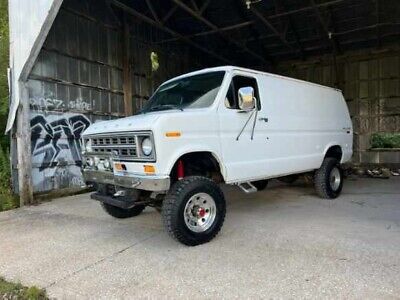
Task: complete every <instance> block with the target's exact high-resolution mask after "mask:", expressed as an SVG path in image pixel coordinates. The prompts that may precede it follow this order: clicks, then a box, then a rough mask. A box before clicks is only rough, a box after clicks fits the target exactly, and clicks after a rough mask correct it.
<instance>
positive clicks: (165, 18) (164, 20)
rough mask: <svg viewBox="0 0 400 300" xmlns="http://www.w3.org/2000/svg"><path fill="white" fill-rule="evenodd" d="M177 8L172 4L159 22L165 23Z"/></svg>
mask: <svg viewBox="0 0 400 300" xmlns="http://www.w3.org/2000/svg"><path fill="white" fill-rule="evenodd" d="M177 9H178V6H176V5H174V6H173V7H172V8H171V9H170V10H169V11H168V12H167V13H166V15H165V16H164V17H163V18H162V20H161V23H163V24H165V23H166V22H167V21H168V20H169V18H171V17H172V15H173V14H174V13H175V12H176V10H177Z"/></svg>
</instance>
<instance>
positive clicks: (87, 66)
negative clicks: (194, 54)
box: [28, 0, 201, 192]
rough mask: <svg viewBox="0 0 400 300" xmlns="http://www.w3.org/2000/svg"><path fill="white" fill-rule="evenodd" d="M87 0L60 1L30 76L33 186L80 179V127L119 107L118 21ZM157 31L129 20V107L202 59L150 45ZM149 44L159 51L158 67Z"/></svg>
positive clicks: (115, 113) (75, 183)
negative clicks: (130, 79)
mask: <svg viewBox="0 0 400 300" xmlns="http://www.w3.org/2000/svg"><path fill="white" fill-rule="evenodd" d="M92 2H93V0H90V1H77V0H66V1H65V2H64V4H63V6H62V8H61V10H60V12H59V14H58V16H57V17H56V20H55V23H54V25H53V27H52V29H51V31H50V33H49V35H48V37H47V39H46V41H45V44H44V46H43V48H42V50H41V52H40V54H39V57H38V59H37V61H36V63H35V65H34V68H33V70H32V72H31V74H30V76H29V81H28V91H29V102H30V110H31V142H32V161H33V166H32V178H33V184H34V191H35V192H46V191H50V190H54V189H62V188H72V187H80V186H82V185H83V184H84V183H83V181H82V175H81V170H80V166H81V163H82V162H81V155H80V151H81V144H80V135H81V133H82V132H83V131H84V130H85V129H86V128H87V127H88V126H89V125H90V124H91V123H93V122H97V121H102V120H110V119H114V118H120V117H123V116H124V115H125V111H124V109H125V107H124V94H123V65H122V61H123V60H122V37H123V34H122V28H121V27H120V24H119V23H118V20H116V19H115V17H113V14H112V12H111V11H110V10H109V7H108V6H107V5H106V4H105V1H102V0H100V1H96V3H95V5H94V3H92ZM94 7H95V9H94ZM161 38H165V36H163V33H160V32H159V31H157V30H155V29H153V28H151V27H150V26H148V25H146V24H143V23H136V22H132V23H131V44H130V48H131V51H130V52H131V61H132V69H133V79H132V87H133V103H134V106H135V109H136V110H139V109H140V108H141V107H142V106H143V104H144V103H145V102H146V101H147V100H148V98H149V96H150V95H151V94H152V92H153V91H154V89H155V88H156V87H157V86H158V85H159V84H160V83H161V82H163V81H165V80H166V79H168V78H170V77H172V76H175V75H178V74H180V73H183V72H186V71H190V70H193V68H199V66H200V65H201V63H200V62H195V60H194V59H190V57H191V55H190V54H191V53H190V52H189V49H188V48H187V47H184V46H182V45H181V44H179V43H176V44H172V45H170V46H169V47H168V48H165V47H161V46H158V45H155V42H156V41H157V40H159V39H161ZM152 51H155V52H157V54H158V55H159V61H160V69H159V70H157V71H152V68H151V62H150V53H151V52H152Z"/></svg>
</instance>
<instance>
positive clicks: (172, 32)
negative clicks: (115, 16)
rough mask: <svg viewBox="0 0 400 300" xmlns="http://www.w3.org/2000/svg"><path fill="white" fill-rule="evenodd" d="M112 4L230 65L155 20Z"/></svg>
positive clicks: (127, 7) (229, 62) (115, 1)
mask: <svg viewBox="0 0 400 300" xmlns="http://www.w3.org/2000/svg"><path fill="white" fill-rule="evenodd" d="M112 4H113V5H115V6H116V7H118V8H120V9H122V10H124V11H126V12H127V13H128V14H130V15H132V16H134V17H135V18H138V19H140V20H142V21H143V22H146V23H148V24H150V25H152V26H154V27H157V28H158V29H160V30H162V31H164V32H167V33H169V34H170V35H172V36H174V37H176V38H179V39H180V40H182V41H184V42H185V43H187V44H189V45H191V46H192V47H194V48H196V49H199V50H201V51H202V52H204V53H207V54H209V55H210V56H212V57H214V58H216V59H218V60H220V61H222V62H224V63H228V64H231V63H232V62H231V61H230V60H228V59H226V58H225V57H223V56H221V55H219V54H217V53H215V52H213V51H212V50H210V49H208V48H205V47H203V46H201V45H199V44H197V43H195V42H193V41H191V40H190V39H188V38H186V37H184V36H183V35H181V34H180V33H178V32H176V31H174V30H172V29H170V28H169V27H167V26H165V25H164V24H162V23H158V22H157V21H155V20H153V19H151V18H149V17H147V16H145V15H143V14H141V13H140V12H138V11H136V10H134V9H133V8H131V7H129V6H127V5H125V4H124V3H121V2H119V1H117V0H113V2H112Z"/></svg>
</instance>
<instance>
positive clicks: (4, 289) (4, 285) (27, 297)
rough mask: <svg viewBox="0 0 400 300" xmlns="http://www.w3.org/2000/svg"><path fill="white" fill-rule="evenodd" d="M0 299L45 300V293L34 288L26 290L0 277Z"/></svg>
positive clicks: (18, 284) (20, 285)
mask: <svg viewBox="0 0 400 300" xmlns="http://www.w3.org/2000/svg"><path fill="white" fill-rule="evenodd" d="M0 299H15V300H46V299H49V298H48V297H47V295H46V291H45V290H43V289H39V288H37V287H35V286H33V287H30V288H27V287H24V286H23V285H22V284H20V283H12V282H8V281H6V280H4V279H3V278H1V277H0Z"/></svg>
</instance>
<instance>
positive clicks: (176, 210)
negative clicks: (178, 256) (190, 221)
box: [162, 176, 226, 246]
mask: <svg viewBox="0 0 400 300" xmlns="http://www.w3.org/2000/svg"><path fill="white" fill-rule="evenodd" d="M197 193H206V194H208V195H209V196H211V197H212V198H213V200H214V202H215V206H216V215H215V219H214V221H213V223H212V225H211V227H210V228H208V229H207V230H205V231H203V232H194V231H192V230H191V229H189V227H188V226H187V225H186V223H185V219H184V210H185V206H186V204H187V202H188V201H189V199H190V198H191V197H192V196H193V195H195V194H197ZM225 213H226V204H225V198H224V194H223V192H222V190H221V189H220V187H219V186H218V185H217V184H216V183H215V182H214V181H212V180H211V179H208V178H206V177H202V176H190V177H185V178H183V179H182V180H179V181H177V182H175V184H174V185H173V186H172V187H171V189H170V191H169V192H168V194H167V195H166V197H165V199H164V201H163V206H162V217H163V222H164V226H165V228H166V230H167V232H168V233H169V235H170V236H171V237H172V238H174V239H175V240H177V241H179V242H180V243H182V244H184V245H187V246H196V245H200V244H204V243H207V242H209V241H211V240H212V239H213V238H214V237H215V236H216V235H217V234H218V232H219V231H220V230H221V227H222V225H223V223H224V219H225Z"/></svg>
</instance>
